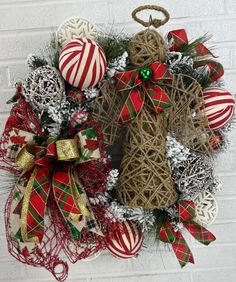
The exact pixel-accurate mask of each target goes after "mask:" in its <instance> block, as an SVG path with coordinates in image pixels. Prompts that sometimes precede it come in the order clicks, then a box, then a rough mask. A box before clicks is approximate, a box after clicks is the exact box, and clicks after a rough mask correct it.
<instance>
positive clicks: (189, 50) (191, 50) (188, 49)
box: [179, 33, 211, 57]
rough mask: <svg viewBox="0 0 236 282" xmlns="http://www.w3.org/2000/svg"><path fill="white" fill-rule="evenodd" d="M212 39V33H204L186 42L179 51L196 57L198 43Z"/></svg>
mask: <svg viewBox="0 0 236 282" xmlns="http://www.w3.org/2000/svg"><path fill="white" fill-rule="evenodd" d="M210 39H211V35H209V34H207V33H206V34H204V35H203V36H201V37H199V38H197V39H195V40H193V41H192V42H189V43H188V44H185V45H183V46H181V47H180V48H179V52H180V53H183V54H184V55H185V56H190V57H196V53H195V48H196V46H197V45H198V44H204V43H206V42H207V41H209V40H210Z"/></svg>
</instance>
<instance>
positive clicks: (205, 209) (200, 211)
mask: <svg viewBox="0 0 236 282" xmlns="http://www.w3.org/2000/svg"><path fill="white" fill-rule="evenodd" d="M193 202H194V204H195V208H196V218H195V220H196V221H197V222H198V223H200V224H202V225H210V224H212V223H213V222H214V221H215V219H216V217H217V214H218V204H217V201H216V199H215V197H214V196H213V195H212V193H210V192H208V191H204V192H201V193H200V194H198V195H197V196H196V197H195V199H194V200H193Z"/></svg>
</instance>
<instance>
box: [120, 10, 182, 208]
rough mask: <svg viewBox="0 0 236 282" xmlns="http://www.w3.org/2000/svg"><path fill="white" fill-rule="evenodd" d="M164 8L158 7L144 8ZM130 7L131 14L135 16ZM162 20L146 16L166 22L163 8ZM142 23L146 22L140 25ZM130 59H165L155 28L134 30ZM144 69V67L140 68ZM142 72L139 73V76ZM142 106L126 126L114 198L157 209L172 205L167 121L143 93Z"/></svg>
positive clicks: (146, 61)
mask: <svg viewBox="0 0 236 282" xmlns="http://www.w3.org/2000/svg"><path fill="white" fill-rule="evenodd" d="M146 8H148V9H150V8H151V9H153V8H155V10H159V11H165V10H164V9H162V8H160V7H156V6H155V7H153V6H151V7H150V6H149V7H147V6H146V7H145V6H144V9H146ZM141 9H143V8H142V7H141V8H138V9H136V10H134V12H133V14H132V16H133V18H134V19H137V17H136V13H137V12H139V11H141ZM164 14H165V15H166V19H165V20H164V21H158V22H157V21H156V20H154V21H153V19H152V18H151V17H150V21H149V24H150V25H153V24H154V22H155V24H154V26H155V27H159V26H160V25H162V24H164V23H165V22H167V21H168V19H169V15H168V13H167V11H165V13H164ZM140 23H142V24H143V22H142V21H140ZM144 25H146V23H145V24H144ZM129 53H130V60H131V62H132V63H133V65H135V66H137V67H139V68H140V67H144V66H149V65H150V64H152V63H154V62H156V61H159V62H163V61H164V59H165V46H164V40H163V39H162V37H161V35H159V33H157V32H156V31H155V30H152V29H149V28H148V29H146V30H144V31H141V32H139V33H137V34H136V35H135V36H134V38H133V39H132V40H131V42H130V46H129ZM142 70H145V68H143V69H141V72H142ZM141 75H142V73H140V76H141ZM144 95H145V96H144V105H143V108H142V110H141V111H140V113H139V114H138V115H137V117H136V118H135V119H133V120H132V121H131V122H129V124H128V127H127V135H126V143H125V148H124V156H123V159H122V163H121V172H120V177H119V183H118V185H119V186H118V190H117V191H118V199H119V200H120V201H121V202H122V203H123V204H125V205H128V206H131V207H140V206H141V207H144V208H148V209H157V208H158V209H159V208H163V207H166V206H170V205H172V204H174V203H175V202H176V200H177V193H176V191H175V189H174V183H173V181H172V177H171V172H170V169H169V167H168V163H167V160H166V147H165V139H166V135H167V124H166V122H165V120H164V118H163V114H162V113H157V112H155V111H154V110H153V105H152V102H151V101H150V99H149V98H150V96H149V95H147V93H145V94H144Z"/></svg>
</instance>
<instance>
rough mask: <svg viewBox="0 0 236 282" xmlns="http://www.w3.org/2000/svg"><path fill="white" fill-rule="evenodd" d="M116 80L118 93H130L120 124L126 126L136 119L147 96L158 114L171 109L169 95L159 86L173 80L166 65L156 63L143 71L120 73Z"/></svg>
mask: <svg viewBox="0 0 236 282" xmlns="http://www.w3.org/2000/svg"><path fill="white" fill-rule="evenodd" d="M115 79H116V89H117V91H118V93H120V94H123V92H125V93H127V92H128V97H127V99H126V101H125V103H124V106H123V108H122V110H121V113H120V116H119V123H121V124H126V123H128V122H130V121H132V120H133V119H135V118H136V116H137V115H138V114H139V113H140V112H141V110H142V108H143V105H144V103H145V100H146V96H147V97H148V99H149V100H150V101H151V104H152V106H153V109H154V110H155V111H156V112H157V113H160V112H161V111H163V109H164V108H168V107H170V100H169V97H168V94H167V93H166V92H165V91H164V89H162V88H161V86H160V85H159V84H160V83H161V82H162V81H166V82H168V81H171V79H172V78H171V75H170V73H169V71H168V68H167V67H166V66H165V65H164V64H162V63H160V62H155V63H153V64H151V65H150V66H148V67H143V68H141V69H135V70H131V71H125V72H119V73H117V74H116V75H115Z"/></svg>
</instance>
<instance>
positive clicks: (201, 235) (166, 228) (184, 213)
mask: <svg viewBox="0 0 236 282" xmlns="http://www.w3.org/2000/svg"><path fill="white" fill-rule="evenodd" d="M178 205H179V217H180V221H181V222H182V223H183V225H184V227H185V228H186V229H187V230H188V231H189V233H190V234H191V235H192V236H193V237H194V238H195V239H196V240H197V241H199V242H200V243H202V244H204V245H209V244H210V243H211V242H213V241H214V240H215V239H216V238H215V236H214V235H213V234H212V233H211V232H210V231H208V230H207V229H206V228H204V227H203V226H201V225H200V224H198V223H197V222H196V221H194V218H195V217H196V211H195V204H194V203H193V202H191V201H187V200H181V201H180V202H179V203H178ZM157 238H158V239H159V240H161V241H162V242H164V243H170V244H171V245H172V248H173V251H174V253H175V255H176V257H177V259H178V261H179V264H180V266H181V267H184V266H185V265H186V264H187V263H194V258H193V254H192V252H191V250H190V248H189V246H188V244H187V242H186V240H185V239H184V237H183V235H182V234H181V233H180V231H178V230H177V231H175V230H174V228H173V227H172V225H171V223H170V221H169V220H165V221H164V222H163V224H162V226H161V228H160V230H159V231H158V234H157Z"/></svg>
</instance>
